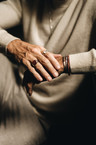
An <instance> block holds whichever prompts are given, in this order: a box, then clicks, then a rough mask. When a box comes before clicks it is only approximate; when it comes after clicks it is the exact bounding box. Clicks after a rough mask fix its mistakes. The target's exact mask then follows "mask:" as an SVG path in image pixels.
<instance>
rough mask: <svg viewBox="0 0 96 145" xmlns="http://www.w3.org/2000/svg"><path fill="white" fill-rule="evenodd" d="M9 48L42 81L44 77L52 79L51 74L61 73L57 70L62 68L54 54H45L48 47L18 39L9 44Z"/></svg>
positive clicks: (10, 52)
mask: <svg viewBox="0 0 96 145" xmlns="http://www.w3.org/2000/svg"><path fill="white" fill-rule="evenodd" d="M7 50H8V53H9V54H11V55H12V56H14V58H15V59H16V60H17V61H18V62H19V63H23V64H24V65H25V66H26V67H27V68H28V70H29V71H30V72H31V73H32V74H33V75H34V77H35V78H36V79H37V80H38V81H42V80H43V78H45V79H46V80H47V81H51V80H52V77H51V75H52V76H53V77H57V76H58V75H59V74H58V71H57V70H59V69H60V65H59V63H58V61H57V60H56V59H55V57H54V54H52V53H50V52H47V53H46V54H44V52H45V51H46V49H45V48H43V47H41V46H38V45H32V44H29V43H27V42H24V41H22V40H19V39H16V40H13V41H11V42H10V43H9V44H8V45H7ZM48 72H49V73H48ZM50 74H51V75H50Z"/></svg>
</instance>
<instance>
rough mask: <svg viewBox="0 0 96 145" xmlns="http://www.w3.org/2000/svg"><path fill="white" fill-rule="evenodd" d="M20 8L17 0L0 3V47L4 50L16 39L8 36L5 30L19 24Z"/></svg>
mask: <svg viewBox="0 0 96 145" xmlns="http://www.w3.org/2000/svg"><path fill="white" fill-rule="evenodd" d="M20 22H21V8H20V2H19V0H8V1H5V2H0V47H1V48H6V45H8V43H9V42H11V41H13V40H14V39H18V38H17V37H14V36H12V35H11V34H9V33H8V32H7V31H6V30H5V29H8V28H11V27H13V26H16V25H18V24H20Z"/></svg>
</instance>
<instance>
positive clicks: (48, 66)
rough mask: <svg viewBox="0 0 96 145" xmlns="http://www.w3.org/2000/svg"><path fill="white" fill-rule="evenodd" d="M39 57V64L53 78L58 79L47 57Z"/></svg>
mask: <svg viewBox="0 0 96 145" xmlns="http://www.w3.org/2000/svg"><path fill="white" fill-rule="evenodd" d="M37 57H38V60H39V62H40V63H41V64H42V65H43V66H44V67H45V68H46V69H47V70H48V71H49V72H50V73H51V74H52V75H53V77H57V76H58V75H59V74H58V72H57V71H56V69H55V68H54V67H53V65H52V64H51V62H50V61H49V60H48V59H47V58H46V57H45V56H43V55H38V56H37Z"/></svg>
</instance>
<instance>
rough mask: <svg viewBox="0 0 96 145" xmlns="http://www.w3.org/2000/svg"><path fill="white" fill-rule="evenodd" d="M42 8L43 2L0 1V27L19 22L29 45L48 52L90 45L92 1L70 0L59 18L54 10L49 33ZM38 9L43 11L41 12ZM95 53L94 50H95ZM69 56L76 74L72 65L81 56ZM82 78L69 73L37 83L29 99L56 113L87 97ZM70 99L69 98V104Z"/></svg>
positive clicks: (81, 49) (95, 7)
mask: <svg viewBox="0 0 96 145" xmlns="http://www.w3.org/2000/svg"><path fill="white" fill-rule="evenodd" d="M42 2H45V3H42ZM9 7H10V10H9ZM5 8H6V9H5ZM44 8H46V1H39V0H33V1H27V0H21V1H19V0H8V1H7V2H4V3H1V4H0V16H1V15H3V17H4V19H1V18H0V26H1V28H9V27H12V26H14V25H17V24H19V23H20V22H21V21H22V23H23V28H24V39H25V41H28V42H29V43H32V44H39V45H43V46H44V47H45V48H47V49H48V51H51V52H54V53H61V54H62V55H69V54H74V53H80V52H86V51H88V50H89V49H91V48H92V46H90V45H89V41H90V39H92V38H91V31H92V28H93V24H94V21H95V18H96V1H95V0H91V1H90V0H73V1H72V2H71V3H70V5H69V6H68V8H67V9H66V11H64V13H63V15H62V17H61V18H60V17H59V15H56V14H57V12H56V13H55V11H54V16H55V15H56V16H57V17H58V20H59V23H58V24H57V25H55V28H54V31H53V32H52V33H51V34H50V32H49V19H48V12H49V11H48V9H46V13H45V11H44ZM41 9H42V12H41V11H40V10H41ZM40 12H41V15H40ZM58 12H59V11H58ZM62 12H63V11H62ZM6 15H7V16H9V17H8V20H6ZM55 18H56V17H55ZM6 24H7V25H6ZM0 34H1V33H0ZM4 35H5V34H4ZM8 35H9V34H8ZM8 35H7V34H6V37H8V38H9V36H8ZM2 36H3V35H0V38H1V37H2ZM46 36H47V37H46ZM3 38H4V36H3ZM14 39H15V38H14ZM11 40H12V39H10V41H11ZM8 42H9V41H8ZM0 43H1V45H2V46H6V45H7V42H5V41H4V40H0ZM94 53H96V52H95V50H94ZM88 54H89V57H90V59H91V58H94V56H95V55H92V53H91V52H89V53H88ZM86 55H87V54H86ZM72 56H73V55H71V56H70V64H71V71H72V72H74V73H75V71H76V72H77V68H76V70H75V68H74V67H76V66H77V65H78V64H77V63H78V62H79V59H81V55H80V56H79V55H78V61H77V57H76V55H74V57H76V60H75V59H73V57H72ZM71 60H72V61H71ZM94 60H95V59H94ZM73 64H74V65H73ZM85 65H86V64H85ZM89 65H90V63H89ZM83 66H84V65H83ZM89 67H90V66H89ZM94 69H96V67H94V66H93V70H94ZM83 70H84V72H85V71H86V67H83ZM83 70H82V71H83ZM88 70H89V69H88ZM78 71H79V72H80V71H81V69H80V70H79V69H78ZM85 78H86V76H85V75H79V76H78V75H73V76H72V75H71V76H68V75H66V74H62V75H61V76H60V77H58V78H56V79H54V80H53V81H52V82H50V83H49V82H44V83H41V84H39V85H36V86H35V87H34V91H33V96H32V98H31V99H32V103H33V104H35V106H36V107H37V108H40V109H43V110H46V111H53V112H54V111H55V112H56V111H60V110H67V109H68V106H70V107H69V108H70V109H71V107H72V106H71V104H74V98H78V100H79V99H80V94H81V96H84V98H87V97H88V96H89V93H88V92H86V90H88V86H86V88H85V90H83V84H84V81H85ZM88 81H89V80H87V81H86V82H85V83H86V84H88ZM81 86H82V89H81ZM80 89H81V91H80ZM88 91H90V90H88ZM76 92H79V93H76ZM84 94H86V95H84ZM73 96H74V97H73ZM70 99H72V100H71V104H70ZM78 102H79V103H80V101H77V102H76V103H75V105H77V104H78ZM81 102H82V101H81ZM82 103H84V102H82ZM82 103H81V104H82ZM66 104H68V105H66ZM77 106H78V105H77ZM81 106H82V105H80V107H81ZM74 107H75V106H74Z"/></svg>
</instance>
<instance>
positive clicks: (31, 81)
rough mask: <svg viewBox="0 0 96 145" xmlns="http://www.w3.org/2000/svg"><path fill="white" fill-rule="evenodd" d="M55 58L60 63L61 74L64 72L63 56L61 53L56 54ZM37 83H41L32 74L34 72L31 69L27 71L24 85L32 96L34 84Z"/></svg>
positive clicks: (59, 71)
mask: <svg viewBox="0 0 96 145" xmlns="http://www.w3.org/2000/svg"><path fill="white" fill-rule="evenodd" d="M55 58H56V60H57V61H58V62H59V64H60V69H59V70H58V73H59V75H60V74H62V73H63V72H64V65H63V58H62V56H61V55H55ZM43 81H45V80H43ZM37 83H40V81H38V80H36V78H35V77H34V76H33V75H32V73H31V72H30V71H29V70H27V71H25V73H24V78H23V87H24V88H25V90H26V92H27V93H28V94H29V95H30V96H31V95H32V88H33V86H34V85H35V84H37Z"/></svg>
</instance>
